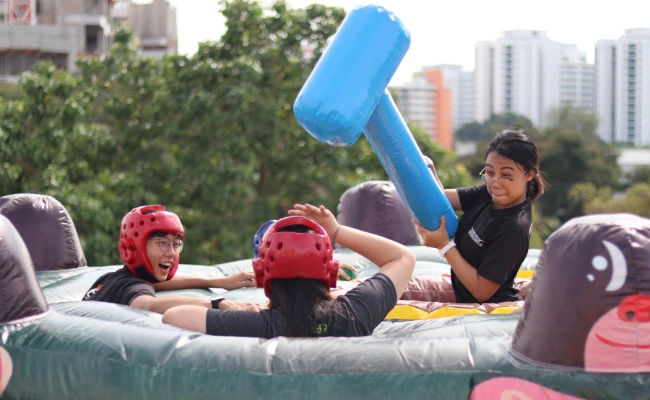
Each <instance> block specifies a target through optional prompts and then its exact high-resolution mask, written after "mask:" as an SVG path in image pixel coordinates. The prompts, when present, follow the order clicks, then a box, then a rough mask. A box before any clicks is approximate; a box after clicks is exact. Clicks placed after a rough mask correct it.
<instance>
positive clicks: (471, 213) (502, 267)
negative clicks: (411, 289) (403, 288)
mask: <svg viewBox="0 0 650 400" xmlns="http://www.w3.org/2000/svg"><path fill="white" fill-rule="evenodd" d="M429 167H430V168H431V169H432V171H433V172H434V175H435V177H436V179H438V177H437V174H436V173H435V169H434V167H433V163H432V162H431V163H430V164H429ZM480 175H481V177H482V178H483V182H484V183H483V184H482V185H478V186H474V187H469V188H459V189H445V190H444V193H445V195H446V196H447V199H448V200H449V202H450V203H451V205H452V207H453V208H454V210H462V211H463V212H464V213H463V216H462V217H461V218H460V220H459V222H458V231H457V232H456V235H455V237H454V239H453V240H450V239H449V237H448V235H447V231H446V230H445V221H444V217H442V218H441V221H440V227H439V228H438V229H437V230H436V231H429V230H427V229H426V228H424V227H422V226H421V225H419V224H417V226H418V231H419V233H420V236H422V239H423V240H424V243H425V245H427V246H430V247H435V248H437V249H439V250H440V253H441V254H442V255H443V256H444V257H445V258H446V259H447V262H449V264H450V265H451V283H452V286H453V292H454V295H455V297H456V299H455V300H456V302H461V303H498V302H503V301H516V300H520V297H519V291H518V290H517V288H516V287H515V284H514V279H515V276H516V275H517V271H518V270H519V267H520V266H521V263H522V262H523V261H524V259H525V257H526V254H527V252H528V246H529V242H530V231H531V203H532V202H533V201H534V200H536V199H537V198H539V196H541V195H542V193H543V192H544V187H545V186H546V183H545V182H544V179H543V178H542V176H541V175H540V171H539V152H538V150H537V146H535V144H534V143H533V142H532V141H531V140H530V139H529V138H528V136H527V135H526V133H525V132H524V131H523V130H518V129H506V130H504V131H502V132H501V133H499V134H498V135H497V136H496V137H495V138H494V139H493V140H492V142H491V143H490V145H489V147H488V150H487V152H486V154H485V168H483V170H482V171H481V172H480ZM441 186H442V184H441ZM407 291H408V289H407ZM408 298H409V299H415V297H414V296H410V297H408Z"/></svg>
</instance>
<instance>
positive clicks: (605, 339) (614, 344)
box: [595, 333, 650, 349]
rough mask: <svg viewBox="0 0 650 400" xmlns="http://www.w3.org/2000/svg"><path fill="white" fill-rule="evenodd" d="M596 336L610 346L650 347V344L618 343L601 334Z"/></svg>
mask: <svg viewBox="0 0 650 400" xmlns="http://www.w3.org/2000/svg"><path fill="white" fill-rule="evenodd" d="M595 335H596V338H597V339H598V340H600V341H601V342H603V343H605V344H606V345H608V346H612V347H621V348H628V349H650V344H627V343H618V342H614V341H613V340H609V339H607V338H604V337H602V336H600V335H599V334H597V333H596V334H595Z"/></svg>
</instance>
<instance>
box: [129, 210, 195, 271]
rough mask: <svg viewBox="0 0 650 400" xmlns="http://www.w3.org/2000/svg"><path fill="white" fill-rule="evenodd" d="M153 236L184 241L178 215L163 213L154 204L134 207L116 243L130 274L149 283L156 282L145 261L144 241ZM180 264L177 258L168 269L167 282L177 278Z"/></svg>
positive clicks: (183, 232) (145, 244)
mask: <svg viewBox="0 0 650 400" xmlns="http://www.w3.org/2000/svg"><path fill="white" fill-rule="evenodd" d="M154 232H164V233H167V234H171V235H178V236H179V237H180V238H181V240H182V239H184V238H185V231H184V230H183V224H181V220H180V219H179V218H178V215H176V214H174V213H173V212H169V211H165V207H164V206H161V205H157V204H155V205H148V206H140V207H136V208H134V209H133V210H131V211H129V212H128V213H127V214H126V215H125V216H124V218H123V219H122V225H121V226H120V241H119V242H118V248H119V250H120V257H121V258H122V261H124V264H125V265H126V267H127V268H128V269H129V271H131V273H132V274H133V275H136V276H139V277H141V278H143V279H145V280H148V281H150V282H155V281H156V279H155V278H154V277H153V273H154V271H153V267H152V266H151V263H150V262H149V258H148V257H147V239H148V238H149V235H151V234H152V233H154ZM179 261H180V256H178V257H176V261H175V262H174V265H172V267H171V268H170V269H169V274H167V280H170V279H172V278H173V277H174V275H175V274H176V270H177V269H178V263H179Z"/></svg>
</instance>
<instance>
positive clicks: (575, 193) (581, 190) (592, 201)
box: [569, 182, 650, 217]
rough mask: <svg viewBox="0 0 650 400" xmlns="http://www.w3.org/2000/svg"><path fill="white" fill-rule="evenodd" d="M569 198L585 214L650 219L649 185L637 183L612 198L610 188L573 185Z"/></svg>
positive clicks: (588, 184)
mask: <svg viewBox="0 0 650 400" xmlns="http://www.w3.org/2000/svg"><path fill="white" fill-rule="evenodd" d="M569 197H570V198H571V199H573V201H574V202H576V203H581V204H582V205H583V209H584V212H585V214H601V213H632V214H636V215H640V216H642V217H650V183H645V182H644V183H637V184H634V185H632V186H631V187H629V188H628V189H627V190H626V191H625V192H624V193H622V194H619V195H616V196H614V195H613V194H612V191H611V189H610V188H597V187H596V186H595V185H593V184H591V183H585V184H578V185H574V186H573V187H572V188H571V191H570V192H569Z"/></svg>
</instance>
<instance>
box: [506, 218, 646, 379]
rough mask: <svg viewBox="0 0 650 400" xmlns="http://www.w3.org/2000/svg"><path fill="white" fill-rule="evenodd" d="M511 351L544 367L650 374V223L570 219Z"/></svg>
mask: <svg viewBox="0 0 650 400" xmlns="http://www.w3.org/2000/svg"><path fill="white" fill-rule="evenodd" d="M511 351H512V353H513V355H514V356H516V357H517V358H519V359H522V360H524V361H526V362H528V363H531V364H534V365H538V366H543V367H562V368H570V369H584V370H586V371H590V372H627V373H630V372H650V220H649V219H646V218H641V217H638V216H635V215H631V214H609V215H591V216H586V217H580V218H575V219H573V220H570V221H569V222H567V223H566V224H564V225H563V226H562V227H560V228H559V229H558V230H557V231H555V232H554V233H553V234H552V235H551V236H550V237H549V238H548V239H547V240H546V243H545V244H544V249H543V250H542V253H541V255H540V258H539V263H538V265H537V272H536V274H535V278H534V279H533V283H532V287H531V292H530V294H529V297H528V299H527V300H526V304H525V306H524V311H523V314H522V317H521V318H520V320H519V323H518V325H517V329H516V331H515V334H514V336H513V340H512V348H511Z"/></svg>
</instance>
